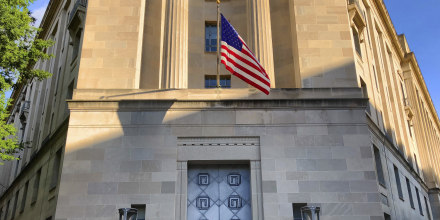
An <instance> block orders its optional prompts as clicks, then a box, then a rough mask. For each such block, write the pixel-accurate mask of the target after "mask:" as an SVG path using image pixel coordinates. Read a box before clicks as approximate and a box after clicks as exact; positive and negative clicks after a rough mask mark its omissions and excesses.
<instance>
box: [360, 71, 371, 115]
mask: <svg viewBox="0 0 440 220" xmlns="http://www.w3.org/2000/svg"><path fill="white" fill-rule="evenodd" d="M360 80H361V89H362V94H363V95H364V98H368V89H367V84H365V82H364V80H363V79H362V78H360ZM366 111H367V112H368V114H370V115H371V107H370V101H368V103H367V109H366Z"/></svg>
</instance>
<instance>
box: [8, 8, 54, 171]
mask: <svg viewBox="0 0 440 220" xmlns="http://www.w3.org/2000/svg"><path fill="white" fill-rule="evenodd" d="M33 1H34V0H0V159H1V160H2V161H6V160H14V159H18V158H16V157H15V156H14V155H15V154H16V153H18V152H19V151H20V150H22V147H21V146H20V145H19V144H18V143H17V138H16V137H15V132H16V131H15V128H14V126H13V125H11V124H7V118H8V112H7V105H9V104H10V102H11V100H7V99H6V94H5V93H6V91H9V90H10V89H13V86H14V85H15V84H19V83H26V82H28V81H29V80H32V79H38V80H41V79H45V78H47V77H49V76H51V74H50V73H49V72H47V71H43V70H38V69H34V65H35V64H36V63H37V62H38V61H39V60H47V59H50V58H51V55H49V54H47V53H46V52H45V51H46V48H48V47H50V46H52V45H53V42H52V41H50V40H43V39H39V38H37V36H38V33H39V32H40V31H41V29H39V28H36V27H34V26H32V24H34V23H35V18H33V17H32V16H31V13H30V11H29V9H28V7H29V5H30V4H31V3H33ZM0 163H1V161H0Z"/></svg>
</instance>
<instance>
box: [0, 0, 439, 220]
mask: <svg viewBox="0 0 440 220" xmlns="http://www.w3.org/2000/svg"><path fill="white" fill-rule="evenodd" d="M221 10H222V13H223V14H224V15H225V16H226V17H227V18H228V19H230V20H229V21H230V23H231V24H233V25H234V26H235V28H236V29H237V31H238V32H239V33H240V35H241V36H242V37H243V39H244V40H245V41H246V42H247V43H248V45H249V46H250V48H251V49H252V50H253V51H254V53H255V55H256V56H257V57H258V59H259V60H260V61H261V63H262V65H263V66H264V67H265V68H266V70H267V72H268V74H269V75H270V76H271V79H272V85H271V87H272V90H271V93H270V95H268V96H266V95H264V94H262V93H261V92H259V91H258V90H256V89H254V88H251V87H249V86H248V85H247V84H245V83H243V82H242V81H240V80H238V79H237V78H234V77H230V75H229V73H228V72H227V71H226V70H225V69H224V68H223V67H222V69H221V75H222V76H221V77H222V85H223V86H224V88H221V89H215V88H214V89H208V88H209V87H211V84H210V83H211V81H212V76H213V75H215V70H216V53H215V52H213V51H212V47H213V46H212V43H210V42H212V40H215V34H213V33H215V32H214V31H213V30H214V29H215V20H216V1H213V0H112V1H103V0H101V1H97V0H92V1H89V2H87V1H86V0H59V1H55V0H51V1H50V3H49V6H48V9H47V11H46V14H45V16H44V19H43V22H42V25H41V26H42V27H43V30H44V31H43V32H42V33H40V36H39V37H41V38H45V39H49V38H50V39H53V40H55V42H56V44H55V45H54V46H53V47H52V48H50V49H49V50H48V52H49V53H51V54H54V55H55V58H54V59H52V60H49V61H46V62H40V63H38V64H37V66H36V68H42V69H45V70H48V71H50V72H52V73H53V76H52V78H49V79H47V80H43V81H36V80H33V81H31V82H29V83H28V84H23V85H19V86H18V87H17V89H16V90H15V91H14V93H13V98H14V100H15V101H14V105H13V106H11V108H10V110H11V116H10V118H9V122H10V123H13V124H14V125H16V127H17V128H18V131H19V132H18V136H19V140H20V142H21V144H23V145H24V146H26V149H25V150H24V151H23V152H21V153H20V154H19V155H17V156H19V157H20V158H21V159H20V160H18V161H13V162H6V163H5V165H3V166H0V176H1V178H0V184H1V185H2V188H1V199H0V219H2V220H3V219H5V220H10V219H42V220H44V219H59V220H75V219H102V220H104V219H105V220H106V219H109V220H110V219H116V218H117V209H118V208H122V207H134V208H137V209H138V210H139V218H140V219H163V220H165V219H188V220H190V219H268V220H270V219H273V220H279V219H286V220H287V219H292V218H294V219H301V217H300V216H298V212H299V210H300V208H301V207H303V206H306V205H314V206H319V207H320V208H321V219H323V220H336V219H338V220H342V219H343V220H349V219H350V220H379V219H385V220H388V219H395V220H404V219H408V220H419V219H420V220H422V219H423V220H436V219H440V202H439V201H440V191H439V183H440V163H439V160H440V143H439V142H440V139H439V137H440V121H439V119H438V116H437V113H436V111H435V108H434V106H433V104H432V101H431V99H430V95H429V93H428V90H427V88H426V85H425V82H424V80H423V77H422V74H421V72H420V69H419V67H418V64H417V61H416V59H415V56H414V54H413V53H412V52H411V50H410V48H409V46H408V44H407V42H406V39H405V37H404V36H403V35H397V34H396V32H395V30H394V27H393V25H392V22H391V20H390V17H389V15H388V13H387V10H386V8H385V5H384V3H383V2H382V1H381V0H363V1H362V0H359V1H357V0H349V1H347V0H306V1H304V0H223V1H222V4H221ZM228 87H231V88H228ZM212 216H217V217H216V218H213V217H212ZM219 216H221V218H219Z"/></svg>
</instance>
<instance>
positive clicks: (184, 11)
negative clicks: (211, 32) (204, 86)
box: [160, 0, 188, 89]
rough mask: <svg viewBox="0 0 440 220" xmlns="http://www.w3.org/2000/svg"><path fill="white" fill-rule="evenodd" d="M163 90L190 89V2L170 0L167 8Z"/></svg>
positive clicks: (161, 81) (161, 83) (162, 78)
mask: <svg viewBox="0 0 440 220" xmlns="http://www.w3.org/2000/svg"><path fill="white" fill-rule="evenodd" d="M165 16H166V21H165V22H166V23H165V39H164V53H163V68H162V76H161V79H160V85H161V88H162V89H170V88H187V87H188V0H168V1H167V6H166V15H165Z"/></svg>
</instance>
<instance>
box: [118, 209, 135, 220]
mask: <svg viewBox="0 0 440 220" xmlns="http://www.w3.org/2000/svg"><path fill="white" fill-rule="evenodd" d="M137 212H138V210H137V209H133V208H120V209H119V220H137Z"/></svg>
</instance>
